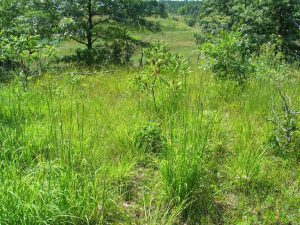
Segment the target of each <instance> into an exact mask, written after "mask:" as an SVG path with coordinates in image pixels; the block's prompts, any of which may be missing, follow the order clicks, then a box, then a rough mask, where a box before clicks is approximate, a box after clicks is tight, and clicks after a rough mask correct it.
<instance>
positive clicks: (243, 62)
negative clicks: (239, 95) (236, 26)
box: [200, 32, 253, 84]
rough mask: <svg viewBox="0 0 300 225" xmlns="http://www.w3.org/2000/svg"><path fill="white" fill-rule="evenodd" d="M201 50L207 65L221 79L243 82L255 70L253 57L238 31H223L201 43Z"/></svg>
mask: <svg viewBox="0 0 300 225" xmlns="http://www.w3.org/2000/svg"><path fill="white" fill-rule="evenodd" d="M200 51H201V53H202V54H203V56H204V57H203V60H204V61H205V63H206V65H208V67H209V68H211V69H212V71H213V72H214V73H215V74H216V76H217V77H218V78H220V79H224V80H234V81H237V82H238V83H239V84H243V83H244V82H245V80H247V79H248V78H249V75H250V74H251V72H252V71H253V66H252V63H251V57H250V56H249V54H248V53H247V51H246V49H245V45H244V42H243V39H242V36H241V34H240V33H238V32H231V33H226V32H222V33H220V35H217V37H216V38H213V39H212V40H211V41H210V42H206V43H204V44H203V45H201V46H200Z"/></svg>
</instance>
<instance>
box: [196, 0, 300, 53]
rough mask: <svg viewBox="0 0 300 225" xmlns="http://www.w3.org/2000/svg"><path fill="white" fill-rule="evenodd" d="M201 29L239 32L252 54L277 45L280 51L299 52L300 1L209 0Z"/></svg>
mask: <svg viewBox="0 0 300 225" xmlns="http://www.w3.org/2000/svg"><path fill="white" fill-rule="evenodd" d="M201 21H202V28H203V30H204V31H205V32H210V33H212V34H214V33H216V32H219V31H220V30H224V29H225V30H226V29H227V30H238V31H239V32H241V33H242V34H243V36H244V38H245V40H246V44H247V45H248V47H249V49H250V50H251V51H257V50H258V49H259V46H260V45H261V44H264V43H267V42H272V43H277V44H278V45H279V46H280V48H281V51H284V52H286V53H287V54H289V53H292V54H294V53H297V52H299V49H300V48H299V46H298V45H297V41H298V40H299V39H300V1H299V0H244V1H238V0H206V1H204V4H203V8H202V11H201Z"/></svg>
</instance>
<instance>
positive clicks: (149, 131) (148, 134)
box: [134, 122, 166, 153]
mask: <svg viewBox="0 0 300 225" xmlns="http://www.w3.org/2000/svg"><path fill="white" fill-rule="evenodd" d="M134 142H135V143H134V145H135V147H136V149H138V150H143V151H145V152H152V153H160V152H162V150H163V149H164V148H165V145H166V138H165V137H164V136H163V134H162V129H161V128H160V126H159V125H158V124H157V123H155V122H150V123H148V124H147V125H146V126H144V127H141V128H140V129H139V130H138V131H137V133H136V135H135V141H134Z"/></svg>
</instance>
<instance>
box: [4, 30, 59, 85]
mask: <svg viewBox="0 0 300 225" xmlns="http://www.w3.org/2000/svg"><path fill="white" fill-rule="evenodd" d="M0 35H1V33H0ZM55 58H56V49H55V48H54V47H53V46H49V45H45V44H41V43H40V41H39V37H38V36H25V35H21V36H20V37H16V36H13V35H10V36H7V35H3V36H2V37H0V69H1V68H2V70H3V71H4V72H3V73H4V74H9V72H11V71H14V73H13V74H14V75H17V76H18V77H19V78H20V81H21V82H22V84H23V86H24V89H27V85H28V84H27V83H28V79H29V78H30V77H31V76H33V75H35V74H40V73H41V72H42V71H44V70H45V69H46V68H48V66H49V65H50V64H51V63H52V62H53V61H54V59H55Z"/></svg>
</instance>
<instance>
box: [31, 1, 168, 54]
mask: <svg viewBox="0 0 300 225" xmlns="http://www.w3.org/2000/svg"><path fill="white" fill-rule="evenodd" d="M34 2H35V6H36V7H37V8H39V9H40V10H42V11H43V12H45V13H47V14H48V15H49V16H51V17H52V18H54V19H55V20H56V21H59V25H60V34H62V35H63V36H64V37H67V38H71V39H73V40H75V41H77V42H79V43H81V44H84V45H85V46H86V47H87V48H88V49H93V46H94V44H95V43H96V42H98V41H99V40H104V41H108V40H113V39H115V38H116V37H120V36H121V34H120V32H119V31H120V29H121V28H124V27H135V28H136V27H144V28H150V29H151V26H153V23H152V22H150V21H148V20H147V19H146V17H149V16H152V15H160V16H166V13H165V10H164V5H163V4H160V3H158V2H157V1H146V2H145V1H141V0H130V1H128V0H115V1H111V0H101V1H100V0H55V1H53V0H43V1H42V0H35V1H34Z"/></svg>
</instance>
